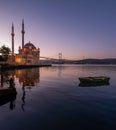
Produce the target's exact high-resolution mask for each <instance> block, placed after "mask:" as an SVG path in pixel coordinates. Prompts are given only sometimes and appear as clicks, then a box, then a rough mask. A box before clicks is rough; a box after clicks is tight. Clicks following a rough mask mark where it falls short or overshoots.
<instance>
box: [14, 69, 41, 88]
mask: <svg viewBox="0 0 116 130" xmlns="http://www.w3.org/2000/svg"><path fill="white" fill-rule="evenodd" d="M15 75H16V77H17V78H19V83H20V84H21V83H22V84H23V87H25V86H26V87H27V88H29V89H31V88H32V87H33V86H36V85H37V84H39V82H40V80H39V77H40V73H39V68H38V69H37V68H33V69H19V70H16V71H15Z"/></svg>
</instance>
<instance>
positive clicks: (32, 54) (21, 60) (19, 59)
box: [10, 20, 40, 65]
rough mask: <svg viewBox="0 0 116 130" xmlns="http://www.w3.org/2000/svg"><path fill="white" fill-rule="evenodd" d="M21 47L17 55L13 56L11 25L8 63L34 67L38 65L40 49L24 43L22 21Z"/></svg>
mask: <svg viewBox="0 0 116 130" xmlns="http://www.w3.org/2000/svg"><path fill="white" fill-rule="evenodd" d="M21 33H22V47H21V46H19V48H18V54H14V35H15V34H14V26H13V24H12V33H11V36H12V55H11V57H10V61H11V62H12V63H15V64H23V65H25V64H26V65H28V64H29V65H35V64H39V59H40V48H36V47H35V45H33V44H32V43H31V42H30V41H29V42H28V43H26V44H25V43H24V34H25V30H24V20H23V21H22V31H21Z"/></svg>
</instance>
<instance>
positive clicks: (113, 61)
mask: <svg viewBox="0 0 116 130" xmlns="http://www.w3.org/2000/svg"><path fill="white" fill-rule="evenodd" d="M40 62H41V63H43V64H44V63H45V64H116V58H107V59H83V60H66V59H62V60H58V59H54V60H40Z"/></svg>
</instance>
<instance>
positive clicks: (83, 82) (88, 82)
mask: <svg viewBox="0 0 116 130" xmlns="http://www.w3.org/2000/svg"><path fill="white" fill-rule="evenodd" d="M79 80H80V85H79V86H100V85H109V80H110V77H105V76H99V77H79Z"/></svg>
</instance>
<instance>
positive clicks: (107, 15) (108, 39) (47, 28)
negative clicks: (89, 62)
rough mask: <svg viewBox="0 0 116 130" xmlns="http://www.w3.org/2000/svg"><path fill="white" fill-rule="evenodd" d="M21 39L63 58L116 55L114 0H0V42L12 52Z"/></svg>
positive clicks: (115, 5) (19, 44) (41, 53)
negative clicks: (12, 46) (13, 39)
mask: <svg viewBox="0 0 116 130" xmlns="http://www.w3.org/2000/svg"><path fill="white" fill-rule="evenodd" d="M22 19H24V22H25V43H28V42H29V41H30V42H31V43H33V44H34V45H35V46H36V47H37V48H40V55H41V56H45V57H53V58H58V54H59V53H62V58H65V59H83V58H100V59H102V58H116V51H115V50H116V0H0V46H2V45H4V44H5V45H6V46H8V47H10V48H11V25H12V22H13V24H14V30H15V47H14V48H15V52H16V53H17V52H18V47H19V46H21V45H22V43H21V41H22V39H21V38H22V37H21V24H22Z"/></svg>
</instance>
